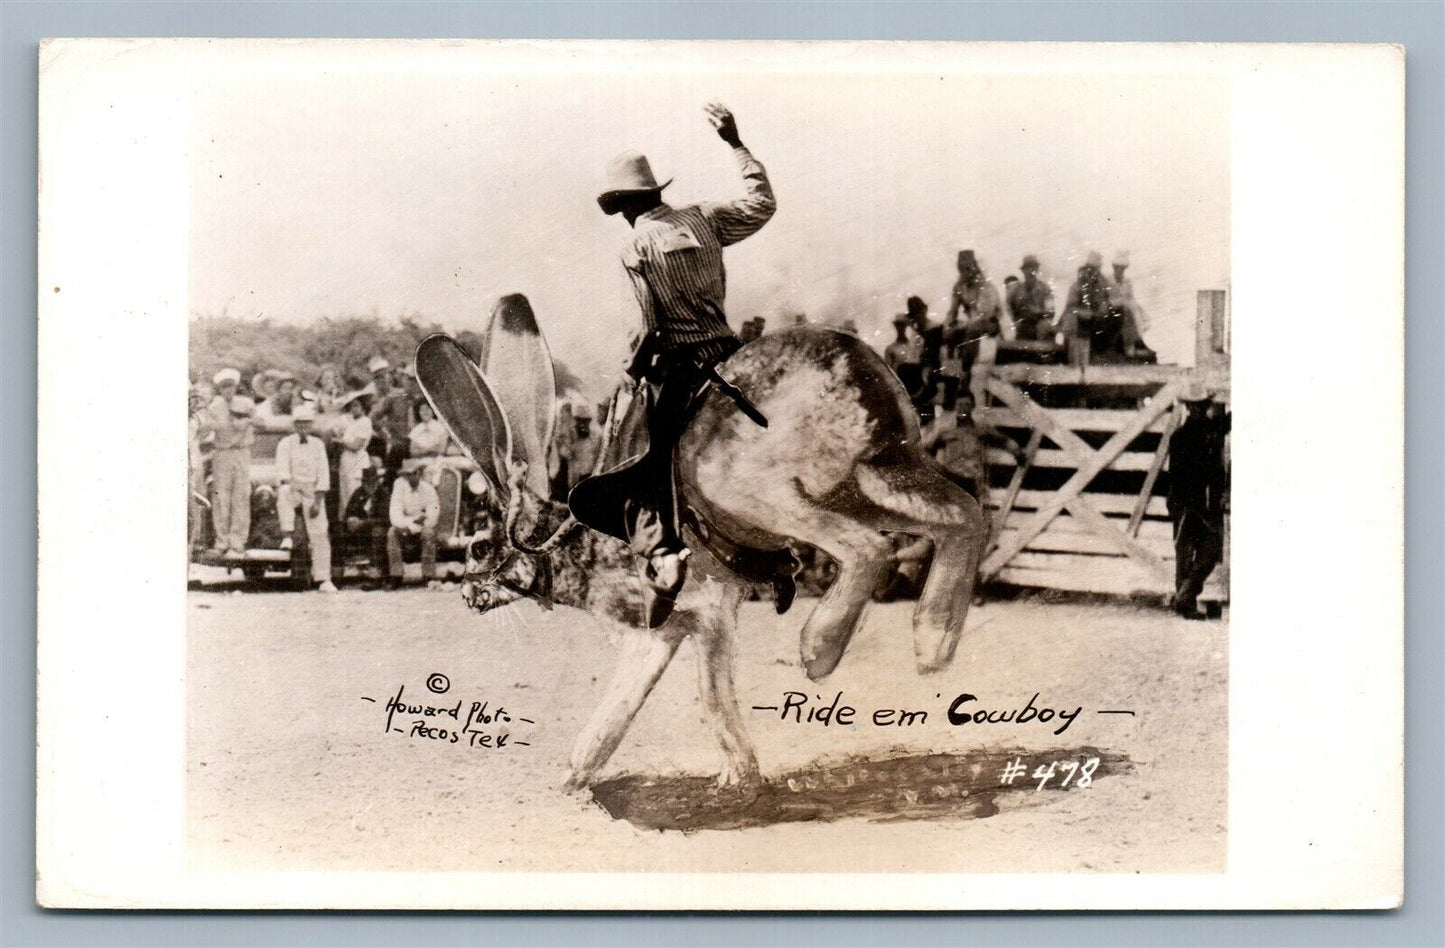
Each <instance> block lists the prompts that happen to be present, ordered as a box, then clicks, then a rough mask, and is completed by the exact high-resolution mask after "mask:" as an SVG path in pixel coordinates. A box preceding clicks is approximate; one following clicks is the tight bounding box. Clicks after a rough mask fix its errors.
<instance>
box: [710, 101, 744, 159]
mask: <svg viewBox="0 0 1445 948" xmlns="http://www.w3.org/2000/svg"><path fill="white" fill-rule="evenodd" d="M703 111H705V112H706V113H707V119H708V121H709V122H711V123H712V127H713V128H715V129H717V135H718V138H721V139H722V140H723V141H725V142H727V143H728V144H729V145H731V146H733V147H734V148H736V147H738V146H739V145H741V144H742V143H743V140H742V139H741V138H739V137H738V121H737V119H735V118H733V113H732V110H731V109H729V108H728V107H727V106H725V105H723V104H722V103H721V102H716V101H714V102H709V103H708V104H707V105H705V106H703Z"/></svg>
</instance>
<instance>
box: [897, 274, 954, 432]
mask: <svg viewBox="0 0 1445 948" xmlns="http://www.w3.org/2000/svg"><path fill="white" fill-rule="evenodd" d="M908 325H909V328H910V329H912V330H913V340H912V355H913V361H914V362H915V363H916V364H917V365H918V366H919V367H920V372H919V374H920V385H919V387H918V389H917V390H916V391H913V392H911V393H910V396H911V398H912V400H913V405H914V407H915V408H917V409H918V415H919V417H920V418H923V419H927V418H931V417H932V416H933V403H934V398H935V396H936V395H937V392H938V389H939V386H940V383H941V381H942V378H941V376H940V373H939V370H940V369H941V368H942V364H943V347H944V341H945V339H946V338H947V332H946V330H945V329H944V327H943V326H942V325H940V324H938V323H935V322H933V321H932V320H930V319H929V318H928V304H927V303H925V302H924V301H923V298H922V297H919V296H910V297H908ZM899 377H900V378H902V376H899ZM905 385H906V383H905Z"/></svg>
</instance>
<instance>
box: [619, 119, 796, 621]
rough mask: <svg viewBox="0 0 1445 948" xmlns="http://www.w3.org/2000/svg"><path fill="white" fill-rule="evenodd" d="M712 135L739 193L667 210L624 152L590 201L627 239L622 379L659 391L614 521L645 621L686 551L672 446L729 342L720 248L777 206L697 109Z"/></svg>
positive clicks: (735, 142)
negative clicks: (638, 586)
mask: <svg viewBox="0 0 1445 948" xmlns="http://www.w3.org/2000/svg"><path fill="white" fill-rule="evenodd" d="M706 111H707V115H708V118H709V120H710V121H711V122H712V125H713V128H715V129H716V130H717V134H718V137H719V138H721V139H722V140H723V141H724V142H726V143H727V144H728V145H729V146H730V147H731V148H732V150H733V157H734V158H735V159H736V160H737V163H738V168H739V170H740V171H741V172H742V176H743V181H744V184H745V186H746V190H747V194H746V195H745V196H744V197H742V198H740V199H738V200H735V201H727V202H721V203H709V204H695V205H687V206H684V207H673V206H671V205H669V204H667V203H665V202H664V201H663V200H662V190H663V189H664V188H666V187H667V185H668V184H670V183H671V179H668V180H667V181H663V182H661V183H658V181H657V178H656V177H654V175H653V173H652V166H651V165H650V164H649V163H648V161H647V158H645V157H644V156H643V155H641V154H639V153H637V152H625V153H624V154H621V155H619V156H617V157H616V158H614V159H613V160H612V162H611V163H610V164H609V165H608V166H607V187H606V189H605V190H604V191H603V192H602V193H601V194H599V195H598V197H597V204H598V206H599V207H601V209H602V212H603V213H604V214H608V215H612V214H621V215H622V217H623V219H625V220H626V221H627V223H628V224H629V225H631V227H632V229H633V236H632V239H631V240H630V241H628V243H627V245H626V246H625V247H624V248H623V250H622V265H623V267H624V268H625V269H626V271H627V275H628V277H630V278H631V281H632V288H633V292H634V293H635V294H636V296H637V302H638V305H639V307H640V308H641V310H642V317H643V320H644V323H645V327H646V329H645V334H644V335H643V337H642V340H641V342H640V343H639V345H638V347H637V349H636V351H635V352H634V353H633V356H632V360H631V363H630V365H629V366H628V369H627V373H628V374H629V375H630V376H632V377H633V378H634V379H637V380H639V381H642V380H647V381H649V382H652V383H653V384H655V385H658V386H659V389H658V393H657V402H656V405H655V407H654V409H653V411H652V415H651V418H650V419H649V424H648V434H649V441H650V443H649V447H648V452H647V455H646V456H645V457H644V458H643V459H642V461H640V462H639V465H638V468H637V472H638V474H639V480H638V482H639V484H640V485H641V486H640V487H639V493H638V494H637V495H636V496H632V497H629V498H627V500H626V502H625V508H624V515H623V520H624V524H625V532H626V534H627V539H628V542H629V544H630V545H631V547H632V549H633V551H634V552H635V553H637V554H638V555H639V556H641V557H644V558H645V559H644V562H643V563H642V565H641V573H642V576H643V579H644V580H645V582H646V584H647V586H648V587H649V589H650V590H651V592H652V594H653V596H654V598H653V600H652V601H651V602H650V603H649V605H648V611H649V613H650V614H649V616H648V621H649V624H650V625H658V624H661V622H662V621H663V620H664V619H665V618H666V617H667V614H668V613H670V611H671V608H672V603H673V600H674V599H675V597H676V595H677V592H678V590H680V589H681V588H682V583H683V580H684V578H685V575H686V569H687V566H686V563H687V556H688V553H689V551H688V550H687V549H686V547H684V545H683V543H682V540H681V538H680V536H679V533H678V528H677V522H676V520H677V515H676V504H675V498H674V496H673V485H672V450H673V446H674V445H675V444H676V442H677V439H678V437H679V436H680V435H681V434H682V429H683V427H684V426H685V424H686V422H687V411H688V407H689V404H690V403H691V401H692V399H693V397H694V396H695V395H696V394H697V393H698V392H699V391H700V390H701V389H702V388H703V387H704V386H705V385H706V384H707V382H708V381H709V379H710V378H711V375H712V372H713V368H714V366H716V365H717V364H718V363H719V362H721V361H722V360H724V359H726V358H727V357H728V356H730V355H732V354H733V353H734V352H735V351H737V349H738V348H739V346H740V345H741V344H740V343H739V342H738V339H737V337H736V336H735V335H734V334H733V331H732V330H731V329H730V328H729V327H728V323H727V315H726V313H725V311H724V309H723V298H724V295H725V288H726V271H725V269H724V266H723V255H722V249H723V248H724V247H726V246H728V245H730V244H735V243H737V242H738V241H740V240H743V239H745V238H747V237H749V236H751V235H752V234H754V233H756V232H757V231H758V229H759V228H761V227H762V226H763V225H764V224H766V223H767V222H768V220H769V219H770V218H771V217H772V216H773V211H774V210H775V209H776V207H777V204H776V202H775V201H774V199H773V191H772V187H771V186H770V185H769V184H768V176H767V173H766V172H765V171H764V170H763V166H762V165H761V164H759V163H758V161H757V159H756V158H754V157H753V156H752V153H751V152H750V151H748V149H747V148H746V147H745V146H744V145H743V142H742V139H741V137H739V135H738V127H737V122H736V120H735V119H734V118H733V114H732V112H730V111H728V109H727V108H726V107H725V106H723V105H721V104H719V103H710V104H709V105H708V106H707V107H706Z"/></svg>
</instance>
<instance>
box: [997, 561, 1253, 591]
mask: <svg viewBox="0 0 1445 948" xmlns="http://www.w3.org/2000/svg"><path fill="white" fill-rule="evenodd" d="M1038 555H1039V556H1040V557H1048V556H1049V554H1044V553H1040V554H1038ZM1093 559H1094V560H1095V561H1098V562H1091V563H1087V564H1084V568H1081V567H1079V566H1078V565H1069V564H1059V565H1051V564H1047V563H1045V564H1043V565H1028V566H1018V565H1015V564H1014V563H1010V564H1009V565H1007V566H1005V567H1004V568H1003V569H1002V570H1000V571H999V572H998V574H997V575H996V576H995V577H994V579H993V581H994V582H999V583H1004V584H1007V585H1010V586H1024V587H1031V588H1032V587H1037V588H1040V589H1063V590H1067V591H1070V592H1092V593H1103V594H1106V595H1112V596H1131V595H1136V594H1141V593H1144V594H1150V595H1155V596H1169V595H1172V594H1173V592H1174V587H1173V584H1170V583H1161V582H1160V581H1159V580H1157V579H1153V578H1151V577H1150V576H1149V574H1147V573H1145V572H1143V571H1140V570H1138V569H1137V568H1134V567H1131V566H1129V565H1127V564H1129V562H1130V561H1129V560H1124V559H1114V560H1110V561H1107V562H1105V561H1103V558H1102V557H1093ZM1110 563H1112V564H1122V565H1112V566H1111V565H1109V564H1110ZM1217 575H1218V570H1216V571H1215V576H1217ZM1199 601H1200V602H1228V601H1229V590H1228V589H1227V588H1226V587H1225V586H1223V585H1222V584H1220V583H1219V582H1218V581H1217V580H1216V579H1215V578H1214V577H1211V578H1210V581H1209V582H1208V583H1206V584H1205V585H1204V591H1203V592H1201V593H1200V594H1199Z"/></svg>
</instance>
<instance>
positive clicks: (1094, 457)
mask: <svg viewBox="0 0 1445 948" xmlns="http://www.w3.org/2000/svg"><path fill="white" fill-rule="evenodd" d="M987 385H988V390H989V392H990V393H992V394H993V395H994V396H995V397H997V398H998V399H999V400H1000V401H1002V402H1003V403H1004V404H1005V405H1008V406H1009V407H1010V408H1012V409H1013V410H1014V411H1017V412H1018V413H1019V414H1021V415H1023V416H1024V417H1025V418H1027V419H1028V420H1029V421H1030V422H1032V423H1033V424H1034V426H1035V427H1036V428H1038V429H1039V430H1041V431H1043V432H1044V434H1046V435H1047V436H1048V437H1049V438H1052V439H1053V441H1054V443H1055V444H1057V445H1058V446H1059V447H1060V448H1061V449H1062V450H1061V451H1058V452H1049V451H1041V452H1039V453H1038V455H1036V456H1035V459H1034V463H1035V465H1036V466H1040V467H1042V466H1044V465H1045V464H1046V463H1047V462H1046V460H1045V458H1043V457H1041V456H1040V455H1049V456H1050V457H1049V460H1053V459H1054V457H1055V456H1057V455H1062V458H1063V459H1062V460H1059V461H1058V464H1057V465H1056V466H1063V465H1064V464H1066V463H1067V462H1068V461H1072V462H1073V463H1074V464H1078V465H1082V466H1084V467H1089V466H1096V465H1100V464H1102V465H1103V467H1101V468H1100V470H1107V469H1108V468H1110V467H1113V466H1115V465H1121V464H1123V463H1124V461H1125V458H1127V457H1129V455H1125V454H1120V453H1119V450H1122V446H1126V445H1128V443H1129V442H1128V441H1121V439H1122V436H1123V435H1124V433H1125V432H1127V431H1130V430H1133V429H1134V428H1135V427H1137V428H1139V430H1143V428H1145V427H1147V426H1148V425H1149V423H1150V422H1151V421H1153V420H1154V418H1156V417H1157V416H1158V415H1159V414H1160V413H1161V407H1160V406H1158V405H1154V406H1150V407H1146V408H1142V409H1140V410H1139V411H1138V412H1136V415H1138V416H1139V417H1138V418H1136V419H1135V421H1134V422H1132V423H1131V424H1130V425H1128V426H1126V427H1124V428H1121V429H1120V430H1119V431H1117V432H1115V434H1114V437H1113V438H1110V439H1109V442H1108V443H1107V444H1105V446H1104V447H1103V448H1100V449H1099V450H1098V451H1095V450H1094V449H1093V448H1092V447H1091V446H1090V445H1089V444H1088V443H1087V442H1085V441H1084V439H1082V438H1080V437H1079V436H1078V435H1077V434H1075V433H1074V432H1072V431H1070V430H1069V429H1068V428H1066V427H1064V426H1063V424H1062V423H1061V422H1060V421H1059V419H1058V418H1056V417H1055V416H1054V415H1052V414H1051V413H1050V412H1048V411H1047V410H1045V409H1043V408H1041V407H1039V406H1038V405H1037V404H1035V403H1034V401H1033V400H1032V399H1030V398H1028V397H1027V396H1025V395H1024V394H1023V393H1022V392H1020V391H1019V390H1018V389H1016V388H1014V387H1013V386H1012V385H1009V384H1008V383H1006V382H1001V381H999V380H997V379H989V380H988V383H987ZM1166 391H1172V390H1170V389H1167V388H1166ZM1170 397H1171V399H1172V395H1171V396H1170ZM1161 401H1162V400H1161ZM1169 407H1171V408H1172V404H1170V405H1169ZM1151 412H1152V414H1151ZM1146 416H1147V417H1146ZM1140 419H1143V420H1142V421H1141V420H1140ZM1132 440H1133V438H1130V441H1132ZM1110 446H1118V450H1116V451H1114V452H1113V453H1114V454H1115V455H1116V456H1115V457H1113V458H1112V459H1107V458H1105V457H1104V454H1105V452H1107V451H1108V450H1109V448H1110ZM1134 456H1135V457H1138V458H1140V459H1141V460H1142V458H1143V455H1134ZM1150 460H1151V462H1152V460H1153V459H1152V458H1150ZM1095 473H1096V474H1097V473H1098V472H1097V471H1096V472H1095ZM1091 479H1092V478H1091ZM1069 483H1070V484H1072V483H1074V481H1073V480H1070V482H1069ZM1068 486H1069V485H1068V484H1066V485H1065V488H1067V487H1068ZM1083 486H1084V485H1083V484H1080V485H1079V486H1078V487H1076V488H1075V489H1074V490H1073V492H1072V493H1070V492H1068V491H1066V490H1063V489H1061V491H1060V493H1061V494H1062V496H1063V500H1064V503H1065V504H1066V505H1067V506H1068V508H1069V512H1070V513H1072V514H1073V515H1074V516H1076V517H1078V518H1079V519H1080V520H1082V521H1083V522H1084V523H1085V524H1086V525H1088V526H1089V527H1090V528H1092V529H1093V530H1094V532H1095V533H1097V534H1098V535H1099V536H1100V537H1101V538H1103V539H1105V540H1106V541H1108V542H1110V543H1113V544H1114V545H1115V546H1117V547H1118V549H1119V550H1121V551H1122V552H1125V553H1128V554H1129V555H1130V556H1132V557H1134V558H1135V559H1137V560H1138V561H1139V562H1140V563H1142V564H1143V565H1144V568H1145V569H1148V570H1149V571H1150V572H1152V573H1155V574H1156V575H1162V576H1166V577H1167V576H1168V575H1169V570H1168V567H1166V566H1165V565H1164V564H1163V563H1162V562H1161V561H1160V560H1159V558H1158V557H1157V556H1155V555H1154V552H1153V551H1152V550H1150V549H1149V548H1148V547H1146V546H1144V545H1143V544H1141V543H1138V542H1137V541H1135V540H1134V539H1133V537H1131V536H1130V535H1129V534H1128V533H1127V532H1126V531H1124V530H1119V529H1116V528H1115V527H1114V526H1113V525H1112V524H1111V523H1109V521H1108V520H1107V519H1106V518H1105V517H1104V515H1103V514H1101V513H1099V512H1098V511H1097V510H1095V509H1094V508H1093V506H1092V505H1090V504H1089V502H1088V501H1087V500H1086V499H1083V498H1081V497H1079V492H1080V491H1081V490H1082V487H1083ZM1043 523H1044V524H1045V525H1047V521H1043ZM1021 532H1022V531H1021ZM1018 539H1023V540H1024V541H1025V542H1027V540H1028V539H1029V538H1028V537H1021V538H1014V540H1013V541H1010V542H1017V540H1018Z"/></svg>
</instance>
